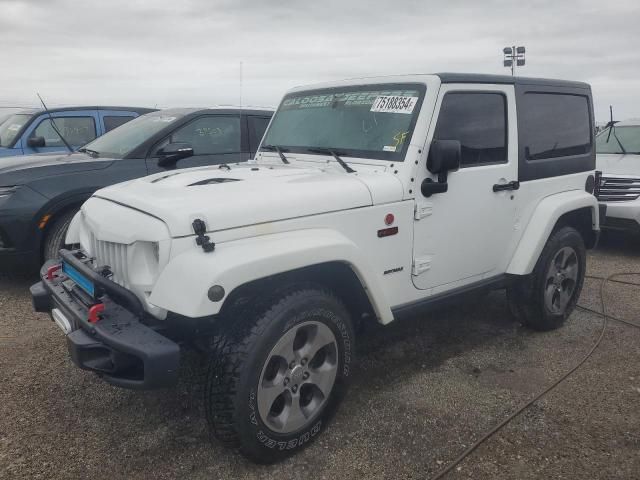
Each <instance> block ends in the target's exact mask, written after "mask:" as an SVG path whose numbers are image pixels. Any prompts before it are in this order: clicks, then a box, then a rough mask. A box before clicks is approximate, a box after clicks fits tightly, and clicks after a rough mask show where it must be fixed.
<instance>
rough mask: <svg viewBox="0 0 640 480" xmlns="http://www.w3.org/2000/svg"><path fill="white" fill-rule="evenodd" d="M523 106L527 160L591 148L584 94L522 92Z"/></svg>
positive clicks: (557, 155)
mask: <svg viewBox="0 0 640 480" xmlns="http://www.w3.org/2000/svg"><path fill="white" fill-rule="evenodd" d="M523 106H524V109H523V114H522V118H521V120H522V126H523V128H524V133H525V135H524V138H525V146H524V147H525V156H526V158H527V160H530V161H531V160H543V159H547V158H558V157H566V156H571V155H581V154H585V153H588V152H589V151H590V150H591V143H592V135H591V125H590V121H589V100H588V98H587V97H586V96H581V95H565V94H559V93H534V92H532V93H527V94H525V95H524V98H523Z"/></svg>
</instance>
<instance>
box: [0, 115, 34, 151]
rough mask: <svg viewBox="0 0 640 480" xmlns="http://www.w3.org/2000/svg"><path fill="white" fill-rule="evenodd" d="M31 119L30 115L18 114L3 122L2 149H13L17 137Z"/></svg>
mask: <svg viewBox="0 0 640 480" xmlns="http://www.w3.org/2000/svg"><path fill="white" fill-rule="evenodd" d="M30 118H31V115H29V114H24V113H17V114H15V115H11V116H10V117H9V118H7V119H6V120H5V121H4V122H2V124H1V125H0V147H11V146H12V144H13V141H14V140H15V139H16V136H17V135H18V133H20V130H22V127H24V125H25V123H27V122H28V121H29V119H30Z"/></svg>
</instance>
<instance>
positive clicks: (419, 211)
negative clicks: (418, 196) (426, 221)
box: [413, 203, 433, 220]
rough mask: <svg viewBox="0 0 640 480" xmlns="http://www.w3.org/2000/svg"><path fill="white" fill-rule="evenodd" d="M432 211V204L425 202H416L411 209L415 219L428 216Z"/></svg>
mask: <svg viewBox="0 0 640 480" xmlns="http://www.w3.org/2000/svg"><path fill="white" fill-rule="evenodd" d="M432 213H433V204H431V203H425V204H422V205H418V204H417V203H416V206H415V208H414V210H413V218H414V219H415V220H420V219H421V218H424V217H428V216H429V215H431V214H432Z"/></svg>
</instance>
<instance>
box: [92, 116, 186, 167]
mask: <svg viewBox="0 0 640 480" xmlns="http://www.w3.org/2000/svg"><path fill="white" fill-rule="evenodd" d="M178 118H179V116H176V115H170V114H167V115H165V114H158V113H151V114H147V115H143V116H141V117H138V118H135V119H133V120H131V121H130V122H127V123H125V124H124V125H122V126H120V127H118V128H116V129H114V130H111V131H110V132H107V133H105V134H104V135H103V136H101V137H99V138H97V139H95V140H94V141H93V142H90V143H88V144H86V145H85V146H84V147H83V148H81V149H80V150H81V151H82V150H87V151H89V152H90V153H92V154H95V155H97V156H98V157H108V158H124V157H125V156H126V155H128V154H129V153H131V152H132V151H133V150H135V149H136V148H137V147H138V146H140V145H141V144H142V143H143V142H144V141H146V140H148V139H149V138H151V137H152V136H153V135H155V134H156V133H158V132H159V131H160V130H162V129H163V128H165V127H166V126H167V125H169V124H170V123H173V122H175V121H176V120H177V119H178Z"/></svg>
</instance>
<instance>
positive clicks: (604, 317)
mask: <svg viewBox="0 0 640 480" xmlns="http://www.w3.org/2000/svg"><path fill="white" fill-rule="evenodd" d="M628 275H640V272H627V273H614V274H613V275H609V276H608V277H596V276H591V275H586V276H585V278H591V279H598V280H602V283H601V284H600V306H601V308H602V311H600V312H599V311H597V310H593V309H591V308H588V307H583V306H582V305H577V307H578V308H580V309H582V310H585V311H588V312H592V313H595V314H597V315H600V316H602V327H601V329H600V333H599V334H598V338H597V339H596V341H595V342H594V344H593V346H592V347H591V348H590V349H589V351H588V352H587V354H586V355H585V356H584V357H583V358H582V359H581V360H580V361H579V362H578V363H577V364H576V365H574V366H573V367H572V368H571V369H570V370H569V371H568V372H566V373H565V374H564V375H562V376H561V377H560V378H558V379H557V380H556V381H555V382H553V383H552V384H551V385H550V386H548V387H547V388H545V389H544V390H542V391H541V392H540V393H538V394H537V395H535V396H534V397H533V398H532V399H531V400H529V401H528V402H527V403H525V404H524V405H522V406H521V407H520V408H518V409H517V410H516V411H515V412H513V413H512V414H511V415H509V416H508V417H507V418H505V419H504V420H503V421H502V422H500V423H499V424H498V425H496V426H495V427H493V428H492V429H491V430H489V431H488V432H487V433H485V434H484V435H482V437H480V438H479V439H478V440H476V442H474V443H473V444H472V445H471V446H470V447H469V448H467V449H466V450H465V451H464V452H462V453H461V454H460V455H459V456H458V457H457V458H456V459H455V460H453V462H451V463H450V464H449V465H447V466H446V467H445V468H443V469H442V470H440V471H439V472H438V473H436V475H435V476H433V477H431V479H430V480H439V479H441V478H442V477H444V476H445V475H446V474H447V473H449V472H450V471H451V470H453V469H454V468H455V467H456V465H458V464H459V463H460V462H462V461H463V460H464V459H465V458H466V457H468V456H469V455H470V454H471V453H472V452H473V451H474V450H476V449H477V448H478V447H479V446H480V445H482V444H483V443H484V442H485V441H487V440H488V439H489V438H491V437H492V436H493V435H494V434H495V433H497V432H498V431H500V430H501V429H502V428H503V427H504V426H505V425H507V424H508V423H509V422H511V421H512V420H513V419H514V418H516V417H517V416H518V415H520V414H521V413H522V412H524V411H525V410H526V409H527V408H529V407H530V406H531V405H533V404H534V403H535V402H537V401H538V400H540V399H541V398H542V397H544V396H545V395H546V394H547V393H549V392H550V391H551V390H553V389H554V388H556V387H557V386H558V385H560V384H561V383H562V382H564V381H565V380H566V379H567V378H569V376H570V375H571V374H572V373H573V372H575V371H576V370H578V368H580V367H581V366H582V365H583V364H584V363H585V362H586V361H587V360H588V359H589V357H591V355H592V354H593V352H595V350H596V349H597V348H598V346H599V345H600V342H601V341H602V338H603V337H604V333H605V331H606V329H607V321H608V320H609V319H611V320H615V321H617V322H620V323H623V324H625V325H630V326H632V327H637V328H640V325H638V324H636V323H633V322H629V321H627V320H622V319H620V318H616V317H612V316H610V315H609V314H608V313H607V310H606V305H605V300H604V293H605V288H606V286H607V284H608V283H609V282H615V283H622V284H628V285H636V286H640V283H635V282H629V281H625V280H615V279H616V278H618V277H622V276H628Z"/></svg>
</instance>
